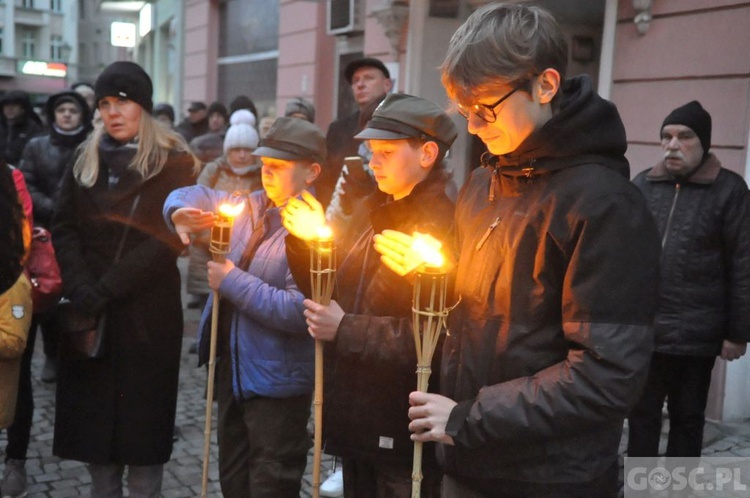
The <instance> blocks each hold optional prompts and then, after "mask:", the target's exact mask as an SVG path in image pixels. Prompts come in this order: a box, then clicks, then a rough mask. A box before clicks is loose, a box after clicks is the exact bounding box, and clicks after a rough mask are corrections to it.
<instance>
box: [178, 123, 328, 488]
mask: <svg viewBox="0 0 750 498" xmlns="http://www.w3.org/2000/svg"><path fill="white" fill-rule="evenodd" d="M228 133H229V134H230V135H231V131H230V132H228ZM325 154H326V151H325V137H324V135H323V131H322V130H320V129H319V128H318V127H317V126H315V125H314V124H312V123H308V122H307V121H304V120H302V119H297V118H289V117H283V118H279V119H277V120H276V122H275V123H274V125H273V127H272V128H271V130H270V131H269V133H268V136H266V138H265V139H263V141H261V142H260V147H258V148H257V149H255V151H254V152H253V155H255V156H258V157H260V160H261V161H262V162H263V170H262V171H263V175H262V181H263V190H262V191H256V192H252V193H250V194H247V193H240V192H237V193H230V192H223V191H219V190H214V189H211V188H208V187H206V186H204V185H196V186H193V187H186V188H183V189H179V190H176V191H175V192H172V193H171V194H170V196H169V198H168V199H167V201H166V203H165V205H164V215H165V218H166V220H167V222H168V223H170V224H171V223H173V224H174V227H175V229H176V231H177V232H178V233H179V234H181V237H182V239H183V242H185V243H188V242H189V238H188V236H187V233H188V232H195V231H200V230H203V229H206V228H210V227H211V226H212V225H213V218H214V213H216V212H217V211H218V208H219V205H220V204H221V203H223V202H228V203H230V204H233V205H238V204H240V205H242V206H243V209H242V211H241V212H240V214H239V215H238V216H237V217H236V218H235V221H234V228H233V234H232V241H231V247H230V248H229V254H227V259H226V262H225V263H218V262H209V263H208V283H209V286H210V287H211V288H212V289H213V290H220V291H221V298H222V301H221V307H220V309H221V310H222V313H221V317H220V318H219V337H218V344H217V348H218V354H219V358H218V363H217V366H216V385H217V392H216V398H217V400H218V403H219V413H218V421H219V422H218V424H219V425H218V441H219V480H220V482H221V492H222V495H223V496H225V497H227V498H245V497H247V496H248V495H251V494H252V495H257V496H273V497H284V498H297V497H299V495H300V486H301V480H302V475H303V473H304V471H305V466H306V464H307V451H308V449H309V448H310V446H311V442H310V436H309V435H308V433H307V421H308V419H309V416H310V403H311V402H312V389H313V370H314V343H313V341H312V339H310V336H309V335H308V334H307V333H306V332H305V328H306V325H305V318H304V316H303V315H302V313H301V311H302V309H303V306H302V301H303V299H304V297H303V295H302V293H301V292H300V291H299V289H298V288H297V285H296V284H295V283H294V280H293V279H292V277H291V274H290V272H289V266H288V264H287V259H286V254H285V245H284V238H285V236H286V230H284V228H283V227H282V226H281V220H280V215H279V211H280V209H281V207H282V206H283V205H284V204H285V203H286V202H287V201H288V200H289V199H290V198H291V197H294V196H296V195H299V193H300V192H301V191H302V190H304V189H305V188H308V187H309V186H310V185H311V184H312V182H313V181H314V180H315V178H316V177H317V175H318V174H319V173H320V169H321V166H320V165H321V163H323V161H324V160H325ZM309 278H310V277H309V274H308V279H309ZM212 306H213V295H212V296H210V297H209V301H208V304H207V305H206V309H205V310H204V313H203V318H202V320H201V324H200V327H199V336H198V341H199V344H200V346H199V349H198V354H199V355H200V362H201V364H203V363H205V362H206V361H207V359H208V354H209V339H210V331H209V329H210V323H211V319H210V317H211V308H212Z"/></svg>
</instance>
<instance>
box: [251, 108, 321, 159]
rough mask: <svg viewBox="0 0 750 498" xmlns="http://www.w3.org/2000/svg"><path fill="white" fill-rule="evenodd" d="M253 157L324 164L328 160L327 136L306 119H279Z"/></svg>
mask: <svg viewBox="0 0 750 498" xmlns="http://www.w3.org/2000/svg"><path fill="white" fill-rule="evenodd" d="M253 155H254V156H260V157H272V158H274V159H283V160H285V161H300V160H305V161H306V160H312V161H314V162H316V163H320V164H322V163H324V162H325V159H326V136H325V134H324V133H323V131H322V130H321V129H320V128H318V127H317V126H315V125H314V124H312V123H310V122H309V121H305V120H304V119H299V118H288V117H283V118H278V119H277V120H276V121H274V123H273V125H272V126H271V129H270V130H268V134H267V135H266V138H264V139H263V140H261V141H260V145H259V146H258V148H257V149H255V150H254V151H253Z"/></svg>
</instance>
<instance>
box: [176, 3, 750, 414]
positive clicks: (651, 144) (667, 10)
mask: <svg viewBox="0 0 750 498" xmlns="http://www.w3.org/2000/svg"><path fill="white" fill-rule="evenodd" d="M484 3H485V1H483V0H455V1H454V2H450V1H444V0H443V1H438V0H432V1H428V0H424V1H416V0H412V1H411V2H399V1H393V0H356V1H355V2H354V4H355V5H358V6H359V8H360V9H364V10H363V11H362V16H363V17H362V18H361V19H360V20H361V26H362V29H361V30H358V31H352V32H349V33H346V34H341V35H329V34H327V29H326V27H327V22H328V18H327V15H326V7H327V2H316V1H302V0H282V1H281V2H280V6H279V9H280V10H279V31H278V37H279V40H278V57H277V75H276V76H277V78H276V102H275V106H273V107H275V108H273V107H271V108H268V109H267V110H268V111H271V113H275V112H276V113H277V110H278V109H281V110H283V108H284V105H285V103H286V101H287V100H288V99H289V98H292V97H295V96H303V97H305V98H307V99H309V100H311V101H313V102H314V104H315V106H316V110H317V111H316V112H317V116H316V124H317V125H319V126H320V127H321V128H323V129H326V127H327V126H328V124H329V123H330V122H331V121H332V120H333V119H335V118H336V116H337V115H341V114H342V113H343V111H344V110H345V109H346V105H351V104H350V103H348V104H347V98H348V93H347V92H349V90H348V88H347V86H346V83H345V82H342V80H343V76H342V71H343V65H345V63H346V62H347V61H348V60H351V59H352V58H356V57H360V56H362V55H365V56H372V57H378V58H380V59H381V60H383V61H384V62H386V63H387V64H388V66H389V69H390V68H392V73H394V76H395V79H396V88H395V90H396V91H406V92H408V93H413V94H416V95H420V96H423V97H425V98H429V99H432V100H434V101H435V102H438V103H439V104H441V105H445V106H446V108H447V107H448V105H449V103H448V102H447V99H446V96H445V92H444V90H443V88H442V86H441V85H440V78H439V71H438V69H437V68H438V66H439V65H440V63H441V62H442V60H443V57H444V55H445V51H446V47H447V45H448V41H449V39H450V36H451V35H452V34H453V32H454V31H455V30H456V28H458V26H460V24H461V23H462V22H463V20H464V19H465V18H466V17H467V16H468V15H469V13H470V12H471V10H472V9H473V8H475V7H477V6H478V5H481V4H484ZM538 3H539V4H540V5H543V6H544V7H547V8H548V9H550V10H552V11H553V12H554V13H555V14H556V15H557V16H558V18H559V19H560V21H561V23H562V25H563V28H564V30H565V32H566V34H567V35H568V38H569V42H570V46H571V54H570V59H571V60H570V74H577V73H582V72H583V73H588V74H589V75H590V76H591V77H592V79H593V80H594V82H595V84H596V85H597V88H598V91H599V93H600V94H601V95H602V96H604V97H605V98H608V99H610V100H612V101H613V102H614V103H615V104H616V105H617V106H618V108H619V110H620V113H621V115H622V118H623V121H624V123H625V127H626V130H627V134H628V141H629V147H628V152H627V157H628V159H629V160H630V163H631V174H632V175H633V176H634V175H635V174H637V173H638V172H640V171H642V170H644V169H646V168H648V167H650V166H652V165H654V164H655V163H656V162H657V161H658V160H659V159H660V157H661V150H660V145H659V131H660V130H659V128H660V125H661V122H662V120H663V119H664V117H665V116H666V115H667V114H668V113H669V112H670V111H671V110H672V109H674V108H675V107H678V106H680V105H682V104H684V103H686V102H688V101H690V100H694V99H697V100H699V101H700V102H701V103H702V104H703V106H704V107H705V108H706V109H707V110H708V111H709V112H710V113H711V114H712V116H713V140H712V141H713V148H712V150H713V151H714V152H715V153H716V155H717V156H718V157H719V159H720V160H721V161H722V163H723V164H724V166H725V167H727V168H729V169H732V170H734V171H736V172H738V173H740V174H741V175H743V176H744V177H745V178H748V177H750V167H748V162H749V161H750V158H748V154H747V150H748V141H749V140H750V119H749V117H750V50H748V47H750V30H748V28H747V27H748V26H750V1H739V0H713V1H711V2H707V1H705V0H653V2H643V1H633V0H540V1H539V2H538ZM644 3H645V4H648V3H651V4H652V5H651V6H650V7H648V9H647V10H643V11H637V10H636V8H635V6H637V5H641V4H644ZM185 4H186V9H187V10H186V15H185V19H186V32H185V37H186V42H185V46H186V54H185V61H186V62H185V74H184V75H183V76H184V84H185V91H184V100H185V101H186V102H188V101H190V100H196V99H200V100H212V99H214V98H216V97H217V95H216V88H217V74H218V73H217V69H216V65H217V64H216V59H215V58H216V57H217V55H216V51H215V50H214V49H213V48H212V47H213V46H215V44H216V41H215V38H216V32H215V31H213V28H212V26H214V24H212V23H214V22H215V21H213V19H215V14H214V13H215V11H216V9H217V8H218V2H217V1H216V0H211V1H206V0H186V2H185ZM404 5H406V7H405V9H406V11H407V18H406V19H405V20H404V22H403V23H398V22H396V23H391V24H388V23H384V22H381V21H380V20H379V19H378V16H377V15H376V14H378V13H380V14H383V12H385V11H384V9H387V8H389V7H395V8H397V9H400V10H399V12H401V13H403V8H404V7H403V6H404ZM392 13H394V14H396V13H397V12H396V9H392ZM381 17H386V16H381ZM391 19H394V17H393V16H392V17H391ZM636 19H638V20H639V21H641V22H640V23H639V24H638V25H636V23H635V22H634V20H636ZM212 38H214V40H212ZM212 44H213V45H212ZM456 123H457V124H459V126H460V127H461V128H462V129H465V122H463V120H462V118H460V117H458V116H457V117H456ZM478 147H480V146H479V145H478V144H477V142H476V141H475V140H473V139H472V138H471V137H470V136H469V135H468V133H466V132H464V133H461V134H460V136H459V139H458V140H457V141H456V143H455V145H454V147H453V149H452V151H451V159H450V160H451V162H452V167H453V169H454V172H455V178H456V180H457V181H458V182H459V184H460V183H461V182H463V180H464V179H465V177H466V175H467V174H468V172H469V171H470V170H471V169H472V168H473V167H476V166H477V164H476V157H477V156H478V152H479V151H480V150H479V148H478ZM748 325H749V326H750V324H748ZM708 415H709V417H711V418H715V419H724V420H737V419H743V418H747V417H750V360H748V359H747V358H743V359H742V360H739V361H735V362H732V363H730V364H726V363H724V362H723V361H721V360H719V361H718V362H717V366H716V369H715V372H714V383H713V386H712V392H711V398H710V407H709V411H708Z"/></svg>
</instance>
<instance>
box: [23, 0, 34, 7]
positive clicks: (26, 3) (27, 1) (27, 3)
mask: <svg viewBox="0 0 750 498" xmlns="http://www.w3.org/2000/svg"><path fill="white" fill-rule="evenodd" d="M21 7H24V8H26V9H33V8H34V0H21Z"/></svg>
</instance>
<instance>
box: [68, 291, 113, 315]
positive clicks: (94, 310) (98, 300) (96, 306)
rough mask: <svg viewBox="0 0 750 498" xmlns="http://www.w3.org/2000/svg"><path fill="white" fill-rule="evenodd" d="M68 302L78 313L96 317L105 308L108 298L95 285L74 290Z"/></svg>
mask: <svg viewBox="0 0 750 498" xmlns="http://www.w3.org/2000/svg"><path fill="white" fill-rule="evenodd" d="M70 300H71V301H72V302H73V305H74V306H75V307H76V308H78V309H79V310H80V311H82V312H84V313H87V314H89V315H98V314H99V313H100V312H101V311H102V310H104V308H105V307H106V306H107V303H108V302H109V296H108V295H106V293H105V292H104V291H103V289H102V288H101V286H99V285H97V284H94V285H82V286H80V287H79V288H77V289H76V290H75V292H74V293H73V295H72V296H71V297H70Z"/></svg>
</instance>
